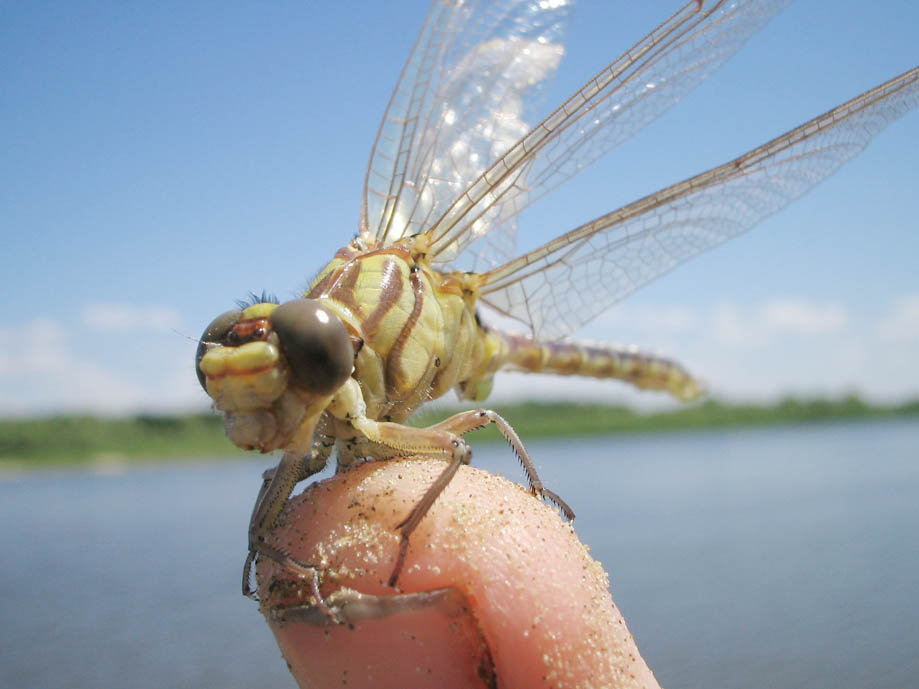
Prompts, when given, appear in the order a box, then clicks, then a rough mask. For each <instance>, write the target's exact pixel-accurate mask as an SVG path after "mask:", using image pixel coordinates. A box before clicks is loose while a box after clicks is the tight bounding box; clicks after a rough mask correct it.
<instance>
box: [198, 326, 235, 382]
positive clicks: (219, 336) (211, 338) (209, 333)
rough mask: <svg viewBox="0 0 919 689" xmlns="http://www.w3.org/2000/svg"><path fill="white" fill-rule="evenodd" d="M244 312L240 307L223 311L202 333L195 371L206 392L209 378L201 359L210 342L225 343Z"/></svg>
mask: <svg viewBox="0 0 919 689" xmlns="http://www.w3.org/2000/svg"><path fill="white" fill-rule="evenodd" d="M242 314H243V312H242V311H240V310H239V309H233V310H232V311H227V312H226V313H222V314H220V315H219V316H217V318H215V319H214V320H212V321H211V324H210V325H209V326H207V327H206V328H205V329H204V332H203V333H201V341H200V342H199V343H198V351H197V352H195V373H197V374H198V382H199V383H201V387H202V388H204V391H205V392H207V379H206V378H205V376H204V374H203V373H202V372H201V366H200V365H201V359H203V358H204V355H205V354H207V350H208V349H209V348H208V344H214V343H217V344H224V340H225V339H226V337H227V333H229V332H230V330H232V329H233V326H234V325H236V324H237V323H238V322H239V319H240V317H241V316H242Z"/></svg>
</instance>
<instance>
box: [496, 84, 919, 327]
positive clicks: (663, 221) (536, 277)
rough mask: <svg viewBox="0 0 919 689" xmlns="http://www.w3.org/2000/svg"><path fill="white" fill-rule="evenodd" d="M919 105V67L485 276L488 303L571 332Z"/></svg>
mask: <svg viewBox="0 0 919 689" xmlns="http://www.w3.org/2000/svg"><path fill="white" fill-rule="evenodd" d="M917 106H919V67H917V68H914V69H912V70H910V71H909V72H906V73H905V74H903V75H901V76H899V77H897V78H895V79H892V80H890V81H888V82H886V83H884V84H882V85H880V86H878V87H876V88H874V89H872V90H871V91H868V92H866V93H864V94H862V95H861V96H858V97H856V98H854V99H853V100H851V101H849V102H847V103H844V104H843V105H840V106H839V107H837V108H834V109H833V110H831V111H829V112H827V113H825V114H823V115H821V116H819V117H817V118H815V119H813V120H811V121H810V122H807V123H806V124H804V125H802V126H800V127H798V128H796V129H793V130H792V131H790V132H788V133H786V134H784V135H782V136H780V137H778V138H776V139H773V140H772V141H770V142H768V143H766V144H764V145H762V146H760V147H758V148H756V149H754V150H752V151H750V152H749V153H746V154H744V155H742V156H740V157H739V158H736V159H734V160H732V161H730V162H729V163H726V164H724V165H721V166H719V167H716V168H713V169H711V170H709V171H708V172H704V173H702V174H700V175H697V176H695V177H692V178H690V179H688V180H685V181H683V182H680V183H678V184H675V185H673V186H671V187H668V188H666V189H663V190H661V191H659V192H657V193H656V194H651V195H649V196H647V197H645V198H643V199H640V200H638V201H636V202H634V203H632V204H629V205H628V206H624V207H623V208H620V209H619V210H617V211H613V212H611V213H608V214H606V215H604V216H601V217H599V218H597V219H595V220H593V221H591V222H589V223H587V224H585V225H583V226H581V227H579V228H576V229H574V230H572V231H570V232H568V233H566V234H564V235H562V236H561V237H559V238H558V239H555V240H553V241H552V242H549V243H548V244H546V245H545V246H543V247H541V248H539V249H536V250H534V251H531V252H529V253H527V254H525V255H523V256H521V257H519V258H517V259H515V260H513V261H511V262H509V263H507V264H505V265H504V266H502V267H500V268H496V269H494V270H492V271H491V272H489V273H487V274H485V276H484V281H485V282H484V286H483V287H482V289H481V294H482V301H483V302H484V303H485V304H486V305H488V306H490V307H491V308H493V309H495V310H496V311H498V312H499V313H501V314H503V315H504V316H508V317H510V318H513V319H515V320H517V321H518V322H520V323H522V324H524V325H526V326H528V327H529V329H530V330H531V331H532V332H533V333H534V334H535V335H537V336H539V337H543V338H546V339H556V338H559V337H563V336H566V335H569V334H571V333H572V332H573V331H574V330H576V329H577V328H579V327H580V326H581V325H583V324H584V323H586V322H587V321H589V320H590V319H592V318H593V317H595V316H597V315H598V314H600V313H601V312H602V311H604V310H606V309H607V308H608V307H609V306H611V305H612V304H613V303H615V302H616V301H618V300H620V299H622V298H623V297H625V296H626V295H628V294H630V293H632V292H633V291H635V290H636V289H638V288H639V287H641V286H642V285H644V284H646V283H648V282H650V281H651V280H653V279H654V278H656V277H658V276H659V275H661V274H663V273H666V272H667V271H669V270H672V269H673V268H675V267H676V266H677V265H679V264H680V263H682V262H683V261H686V260H688V259H690V258H692V257H693V256H696V255H697V254H699V253H701V252H702V251H705V250H707V249H710V248H712V247H714V246H717V245H718V244H721V243H722V242H724V241H726V240H727V239H730V238H731V237H734V236H736V235H738V234H740V233H742V232H745V231H746V230H748V229H750V228H751V227H753V226H754V225H755V224H756V223H758V222H759V221H760V220H762V219H763V218H765V217H766V216H768V215H770V214H772V213H775V212H776V211H778V210H779V209H780V208H782V207H784V206H785V205H786V204H788V203H789V202H791V201H792V200H794V199H795V198H797V197H798V196H800V195H801V194H803V193H805V192H806V191H807V190H809V189H810V188H811V187H813V186H814V185H816V184H817V183H818V182H820V181H821V180H823V179H824V178H826V177H828V176H829V175H831V174H832V173H833V172H834V171H835V170H836V169H837V168H839V167H840V166H841V165H842V164H843V163H844V162H846V161H847V160H849V159H850V158H852V157H853V156H855V155H857V154H858V153H859V152H860V151H861V150H862V149H863V148H864V147H865V146H866V145H867V144H868V142H869V141H870V140H871V139H872V138H873V137H874V136H875V135H876V134H878V133H879V132H880V131H881V130H882V129H883V128H884V127H885V126H886V125H887V124H889V123H890V122H892V121H893V120H895V119H897V118H898V117H900V116H902V115H903V114H905V113H906V112H907V111H909V110H911V109H913V108H915V107H917Z"/></svg>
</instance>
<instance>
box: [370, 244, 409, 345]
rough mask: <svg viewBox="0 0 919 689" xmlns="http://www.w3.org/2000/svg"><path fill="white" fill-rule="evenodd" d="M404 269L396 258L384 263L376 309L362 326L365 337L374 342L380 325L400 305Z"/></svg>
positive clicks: (388, 259)
mask: <svg viewBox="0 0 919 689" xmlns="http://www.w3.org/2000/svg"><path fill="white" fill-rule="evenodd" d="M402 283H403V279H402V268H401V266H400V265H399V262H398V261H397V260H395V259H394V258H391V257H390V258H387V259H386V261H385V262H384V263H383V270H382V279H381V280H380V297H379V300H378V302H377V305H376V307H374V309H373V311H371V312H370V315H368V316H367V317H366V318H365V319H364V320H363V322H362V324H361V330H362V331H363V332H364V335H365V337H367V338H368V339H370V340H372V339H373V338H374V335H376V333H377V331H378V330H379V328H380V323H381V322H382V320H383V318H384V317H385V316H386V314H387V313H389V311H390V310H391V309H392V307H393V306H394V305H395V304H397V303H399V299H400V297H401V296H402Z"/></svg>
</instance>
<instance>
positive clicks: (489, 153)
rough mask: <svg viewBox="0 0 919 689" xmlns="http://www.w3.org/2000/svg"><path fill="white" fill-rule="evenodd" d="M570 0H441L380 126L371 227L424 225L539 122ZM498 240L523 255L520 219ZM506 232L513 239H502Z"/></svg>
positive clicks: (368, 210) (365, 228)
mask: <svg viewBox="0 0 919 689" xmlns="http://www.w3.org/2000/svg"><path fill="white" fill-rule="evenodd" d="M571 4H572V3H571V1H570V0H541V1H539V2H536V1H533V0H502V1H498V2H495V1H491V2H488V1H486V0H465V1H463V0H454V1H452V2H451V1H448V0H435V2H434V4H433V5H432V7H431V10H430V12H429V14H428V17H427V20H426V22H425V25H424V28H423V29H422V31H421V34H420V35H419V37H418V40H417V42H416V44H415V46H414V48H413V49H412V52H411V54H410V55H409V58H408V61H407V62H406V64H405V67H404V68H403V71H402V74H401V76H400V77H399V81H398V83H397V84H396V88H395V90H394V92H393V95H392V98H391V100H390V103H389V105H388V106H387V109H386V112H385V114H384V117H383V121H382V123H381V125H380V130H379V132H378V134H377V139H376V141H375V143H374V146H373V151H372V152H371V158H370V164H369V167H368V170H367V176H366V178H365V183H364V200H363V209H362V213H361V232H362V233H365V234H367V235H371V236H374V237H376V239H377V240H378V241H380V242H381V243H384V244H385V243H388V242H391V241H393V240H395V239H397V238H398V237H401V236H403V235H407V234H414V233H416V232H420V231H422V230H424V229H427V227H429V226H430V224H431V223H432V222H433V221H434V220H435V219H436V218H437V217H438V215H440V214H441V213H443V212H444V210H445V209H446V208H447V207H448V206H449V204H450V203H451V202H452V201H453V200H454V199H455V198H456V197H457V196H459V194H461V193H462V191H463V190H464V189H465V188H466V187H467V186H469V184H470V183H472V181H473V180H475V179H476V178H477V177H478V176H479V175H481V174H482V172H483V171H484V170H485V168H486V167H487V166H488V164H490V163H491V162H493V161H494V160H495V159H496V158H498V157H499V156H500V155H502V154H503V153H504V152H505V151H507V149H508V148H510V147H511V145H513V143H514V142H516V141H517V140H518V139H519V138H520V137H521V136H523V135H524V134H525V133H526V132H527V131H528V130H529V128H530V126H531V125H532V122H533V121H535V117H534V112H535V111H536V110H537V108H538V106H539V96H540V91H541V89H540V87H541V85H542V84H544V83H545V81H546V80H547V79H548V78H549V77H550V76H552V74H553V73H554V71H555V68H556V67H557V66H558V63H559V61H560V60H561V56H562V53H563V33H564V30H565V28H566V26H567V21H568V18H569V16H570V13H571ZM505 234H506V236H505V237H503V238H496V243H495V245H494V246H493V247H490V252H491V251H494V252H495V253H496V254H497V255H498V260H496V261H494V262H492V263H491V265H497V263H500V262H501V261H502V260H505V259H506V258H509V257H510V256H512V255H513V248H514V242H513V236H512V235H513V227H510V228H508V232H506V233H505ZM502 239H503V241H502Z"/></svg>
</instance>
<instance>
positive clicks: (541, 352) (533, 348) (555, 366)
mask: <svg viewBox="0 0 919 689" xmlns="http://www.w3.org/2000/svg"><path fill="white" fill-rule="evenodd" d="M493 334H499V333H493ZM499 335H500V337H501V338H502V339H503V340H504V341H505V342H506V344H507V347H508V351H507V361H508V364H506V367H507V368H510V369H512V370H513V369H516V370H520V371H526V372H529V373H556V374H559V375H566V376H589V377H591V378H616V379H619V380H624V381H628V382H629V383H631V384H632V385H635V386H636V387H639V388H645V389H650V390H663V391H666V392H669V393H670V394H672V395H674V396H675V397H678V398H679V399H681V400H684V401H688V400H693V399H696V398H697V397H699V396H700V395H702V393H703V392H704V391H705V386H704V384H703V383H702V382H701V381H699V380H697V379H696V378H693V377H692V376H691V375H690V374H689V373H688V372H687V371H686V369H684V368H683V367H682V366H680V365H679V364H678V363H676V362H675V361H672V360H670V359H665V358H663V357H659V356H655V355H651V354H645V353H641V352H638V351H637V350H635V349H632V348H629V347H616V346H613V345H595V344H587V343H580V342H571V341H560V342H540V341H539V340H535V339H533V338H531V337H528V336H525V335H511V334H507V333H500V334H499Z"/></svg>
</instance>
